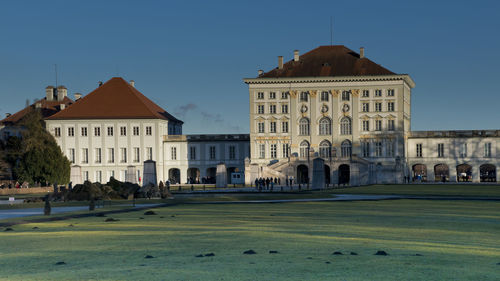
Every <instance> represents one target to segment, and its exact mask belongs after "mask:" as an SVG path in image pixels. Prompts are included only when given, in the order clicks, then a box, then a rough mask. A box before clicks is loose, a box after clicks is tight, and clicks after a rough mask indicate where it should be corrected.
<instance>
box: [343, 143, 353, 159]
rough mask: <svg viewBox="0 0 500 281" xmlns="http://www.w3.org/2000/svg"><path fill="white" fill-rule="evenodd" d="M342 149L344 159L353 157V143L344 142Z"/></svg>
mask: <svg viewBox="0 0 500 281" xmlns="http://www.w3.org/2000/svg"><path fill="white" fill-rule="evenodd" d="M340 148H341V150H342V151H341V156H342V157H343V158H346V157H351V142H350V141H349V140H345V141H343V142H342V144H341V145H340Z"/></svg>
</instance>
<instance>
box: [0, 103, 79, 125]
mask: <svg viewBox="0 0 500 281" xmlns="http://www.w3.org/2000/svg"><path fill="white" fill-rule="evenodd" d="M37 103H40V112H41V114H42V117H43V118H47V117H50V116H52V115H54V114H55V113H57V112H58V111H60V105H61V104H64V105H65V106H66V107H68V106H70V105H71V104H73V100H72V99H70V98H68V97H64V99H63V100H62V101H58V100H53V101H47V98H43V99H42V100H39V101H37V102H35V103H33V104H32V105H30V106H28V107H25V108H24V109H22V110H20V111H18V112H16V113H14V114H12V115H11V116H9V117H6V118H5V119H3V120H1V121H0V124H3V125H16V124H17V123H18V122H19V121H21V120H22V119H23V117H24V116H26V114H28V113H29V112H31V111H33V110H35V108H36V104H37Z"/></svg>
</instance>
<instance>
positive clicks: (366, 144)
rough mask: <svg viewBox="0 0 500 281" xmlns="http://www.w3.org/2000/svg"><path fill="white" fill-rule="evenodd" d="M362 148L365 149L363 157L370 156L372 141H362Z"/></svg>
mask: <svg viewBox="0 0 500 281" xmlns="http://www.w3.org/2000/svg"><path fill="white" fill-rule="evenodd" d="M361 149H362V150H363V157H370V143H369V142H362V143H361Z"/></svg>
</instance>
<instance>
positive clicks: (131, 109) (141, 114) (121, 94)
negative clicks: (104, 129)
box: [47, 77, 182, 123]
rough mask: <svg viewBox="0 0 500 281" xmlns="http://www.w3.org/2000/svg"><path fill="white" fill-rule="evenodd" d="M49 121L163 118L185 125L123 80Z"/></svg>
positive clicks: (108, 84)
mask: <svg viewBox="0 0 500 281" xmlns="http://www.w3.org/2000/svg"><path fill="white" fill-rule="evenodd" d="M47 119H48V120H64V119H164V120H170V121H173V122H181V123H182V121H180V120H178V119H177V118H175V117H173V116H172V115H170V114H169V113H168V112H166V111H165V110H164V109H162V108H161V107H159V106H158V105H156V104H155V103H154V102H152V101H151V100H150V99H148V98H147V97H146V96H144V95H143V94H142V93H141V92H139V91H138V90H137V89H135V88H134V87H132V86H131V85H130V84H129V83H128V82H127V81H125V80H123V79H122V78H120V77H113V78H111V79H110V80H109V81H107V82H106V83H104V84H103V85H102V86H100V87H98V88H97V89H95V90H94V91H92V92H91V93H90V94H88V95H86V96H85V97H83V98H81V99H79V100H78V101H77V102H75V103H74V104H73V105H72V106H70V107H69V108H67V109H65V110H63V111H61V112H58V113H57V114H54V115H52V116H51V117H49V118H47Z"/></svg>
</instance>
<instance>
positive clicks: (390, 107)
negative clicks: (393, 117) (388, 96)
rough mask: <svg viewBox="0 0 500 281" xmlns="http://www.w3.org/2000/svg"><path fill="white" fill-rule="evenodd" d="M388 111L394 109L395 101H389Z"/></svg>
mask: <svg viewBox="0 0 500 281" xmlns="http://www.w3.org/2000/svg"><path fill="white" fill-rule="evenodd" d="M387 111H394V102H393V101H390V102H388V103H387Z"/></svg>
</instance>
